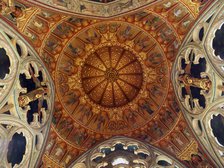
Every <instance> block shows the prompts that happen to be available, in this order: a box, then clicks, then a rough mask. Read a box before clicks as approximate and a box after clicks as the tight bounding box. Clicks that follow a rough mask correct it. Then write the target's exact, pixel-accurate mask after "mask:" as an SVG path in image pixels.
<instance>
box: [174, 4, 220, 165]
mask: <svg viewBox="0 0 224 168" xmlns="http://www.w3.org/2000/svg"><path fill="white" fill-rule="evenodd" d="M223 8H224V6H223V4H222V1H216V2H215V3H214V4H213V5H212V6H211V7H210V8H208V9H207V11H206V12H205V13H204V14H203V15H202V16H201V17H200V19H199V20H198V21H197V22H196V23H195V26H194V27H193V28H192V29H191V31H190V32H189V34H188V35H187V37H186V39H185V41H184V42H183V44H182V47H181V48H180V51H179V53H178V56H177V59H176V61H175V65H174V67H173V71H172V79H173V85H174V87H175V92H176V96H177V97H178V101H179V103H180V104H181V109H182V110H183V112H184V116H185V118H186V119H187V120H188V123H189V125H190V126H191V128H192V129H193V131H194V133H195V135H196V136H197V138H198V139H199V141H200V142H201V144H202V145H203V146H204V148H205V149H206V150H207V151H208V153H209V155H210V156H211V157H212V158H213V160H214V162H215V163H216V164H217V166H218V167H223V166H224V159H223V152H224V148H223V138H224V136H223V135H224V134H223V133H224V132H223V129H222V128H223V126H224V122H223V114H224V113H223V101H224V99H223V89H222V88H223V79H224V78H223V77H224V73H223V63H224V61H223V51H222V49H223V43H222V40H221V39H222V37H223V21H224V20H223V12H222V10H223ZM196 83H197V84H196Z"/></svg>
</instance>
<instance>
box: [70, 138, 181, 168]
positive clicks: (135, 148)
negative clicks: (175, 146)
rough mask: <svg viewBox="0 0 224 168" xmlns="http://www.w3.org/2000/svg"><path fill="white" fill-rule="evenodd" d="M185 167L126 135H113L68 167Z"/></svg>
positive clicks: (157, 150)
mask: <svg viewBox="0 0 224 168" xmlns="http://www.w3.org/2000/svg"><path fill="white" fill-rule="evenodd" d="M92 167H94V168H95V167H97V168H103V167H106V168H110V167H114V168H120V167H123V168H128V167H133V168H138V167H141V168H150V167H164V168H166V167H173V168H185V166H184V165H182V164H181V163H179V162H178V161H177V160H175V159H174V158H173V157H171V156H169V155H168V154H166V153H164V152H162V151H160V150H159V149H157V148H155V147H153V146H151V145H146V144H145V143H142V142H140V141H137V140H135V139H131V138H127V137H114V138H111V139H109V140H107V141H104V142H103V143H101V144H99V145H97V146H96V147H94V148H93V149H91V150H90V151H88V152H87V153H84V154H83V155H82V156H81V157H79V158H78V159H77V160H76V161H75V162H74V163H73V164H71V166H70V168H92Z"/></svg>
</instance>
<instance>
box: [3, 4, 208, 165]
mask: <svg viewBox="0 0 224 168" xmlns="http://www.w3.org/2000/svg"><path fill="white" fill-rule="evenodd" d="M20 2H23V1H22V0H20ZM27 2H31V1H27ZM27 2H26V3H27ZM39 2H40V1H36V3H39ZM44 2H45V1H44ZM46 2H50V1H46ZM74 2H76V1H74ZM83 2H84V0H83ZM115 2H116V3H123V1H115ZM115 2H112V3H111V4H113V3H115ZM131 2H132V1H131ZM138 2H139V3H142V4H148V6H147V8H145V9H144V10H140V11H138V12H135V13H132V14H126V15H124V16H120V17H116V18H112V19H110V20H105V18H104V19H93V18H83V17H82V15H80V16H71V15H65V14H62V13H55V12H53V11H51V10H50V9H53V8H54V7H55V6H54V5H55V4H57V3H59V1H57V2H56V1H55V3H54V4H51V3H49V4H51V5H52V6H53V8H52V6H51V7H49V9H40V8H38V7H29V5H28V4H29V3H28V4H25V5H28V7H24V6H20V7H21V9H22V14H21V15H19V16H16V17H14V20H13V19H12V18H11V16H7V17H8V19H9V20H13V21H14V22H15V20H16V25H17V27H18V29H19V31H20V32H21V33H23V34H24V35H25V36H26V38H27V39H28V40H29V42H30V43H31V44H32V45H33V47H34V48H35V49H36V51H37V52H38V53H39V55H40V57H41V59H42V60H43V61H44V63H45V65H46V66H47V68H48V70H49V72H50V73H51V76H52V78H53V80H54V83H55V86H56V90H55V92H56V98H55V99H56V102H55V112H54V116H53V123H52V126H51V134H50V137H49V141H48V145H47V146H46V149H45V154H44V156H43V164H42V166H43V167H46V166H50V167H66V166H69V165H71V163H72V162H73V161H74V160H75V159H76V158H77V157H78V156H80V155H81V154H82V153H83V152H84V151H87V150H88V149H90V148H91V147H92V146H94V145H95V144H96V143H99V142H101V141H104V140H105V139H108V138H110V137H112V136H115V135H124V136H127V137H132V138H136V139H139V140H141V141H144V142H147V143H150V144H153V145H154V146H157V147H159V148H161V149H163V150H165V151H167V152H168V153H170V154H172V155H174V156H175V157H177V158H178V159H180V160H183V162H184V163H185V164H187V166H188V167H194V166H195V165H196V166H197V165H200V164H204V165H206V164H207V165H209V160H207V158H206V156H205V155H204V153H203V151H202V150H201V149H200V147H198V144H197V142H196V140H195V139H194V137H193V135H192V133H191V131H190V129H189V128H188V127H187V124H186V122H185V120H184V119H183V116H182V113H181V111H180V109H179V107H178V104H177V102H176V100H175V95H174V92H173V88H172V86H171V79H170V71H171V68H172V65H173V61H174V59H175V57H176V54H177V52H178V48H179V46H180V44H181V42H182V40H183V38H184V36H185V35H186V33H187V32H188V30H189V29H190V28H191V26H192V24H193V23H194V21H195V19H196V18H197V16H198V15H199V9H200V10H202V11H203V9H204V8H203V6H200V3H198V2H195V1H194V2H193V1H188V0H187V1H186V0H179V1H178V0H164V1H158V2H155V3H153V4H151V5H149V2H150V3H151V2H153V1H147V0H146V1H140V0H139V1H138ZM24 3H25V2H24ZM32 3H34V1H32ZM61 3H64V2H61ZM85 3H87V1H85ZM204 5H206V4H204ZM42 6H44V5H43V2H42ZM59 6H60V5H59ZM45 7H46V6H45ZM58 9H61V8H58ZM63 9H65V7H63ZM127 9H128V11H130V10H131V9H132V8H131V7H130V8H125V10H127ZM64 12H65V11H63V13H64ZM70 13H71V12H70ZM94 14H95V13H94ZM96 15H97V13H96ZM111 16H113V15H111ZM102 18H103V17H102ZM194 156H197V157H196V160H197V159H198V158H200V159H201V161H197V162H198V163H195V162H194V159H195V158H194Z"/></svg>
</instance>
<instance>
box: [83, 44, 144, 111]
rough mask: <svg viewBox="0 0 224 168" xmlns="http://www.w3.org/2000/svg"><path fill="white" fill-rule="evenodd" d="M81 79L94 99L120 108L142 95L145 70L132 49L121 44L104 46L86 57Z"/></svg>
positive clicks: (105, 104)
mask: <svg viewBox="0 0 224 168" xmlns="http://www.w3.org/2000/svg"><path fill="white" fill-rule="evenodd" d="M81 81H82V86H83V89H84V92H85V94H86V95H87V96H88V97H89V98H90V100H92V101H93V102H94V103H96V104H98V105H101V106H103V107H106V108H113V107H115V108H116V107H121V106H123V105H125V104H127V103H129V102H131V101H132V100H133V99H134V98H135V97H136V96H137V95H138V93H139V91H140V90H141V87H142V83H143V70H142V67H141V64H140V62H139V61H138V59H137V58H136V56H135V55H134V54H133V53H132V52H131V51H128V50H127V49H125V48H122V47H121V46H104V47H102V48H99V49H97V50H96V51H94V52H93V53H91V54H90V55H89V56H88V57H87V59H86V60H85V63H84V65H83V67H82V71H81Z"/></svg>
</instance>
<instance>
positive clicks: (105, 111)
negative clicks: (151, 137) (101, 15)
mask: <svg viewBox="0 0 224 168" xmlns="http://www.w3.org/2000/svg"><path fill="white" fill-rule="evenodd" d="M168 69H169V68H168V63H167V59H166V57H165V56H164V53H163V51H162V48H161V47H160V46H159V45H158V43H157V41H156V40H155V39H154V38H153V37H152V36H150V34H149V33H148V32H145V31H144V30H142V29H140V28H139V27H137V26H136V25H133V24H130V23H127V22H121V21H111V22H100V23H95V24H92V25H89V26H87V27H86V28H85V29H83V30H81V31H80V32H79V33H77V34H75V35H74V36H73V38H72V39H71V40H70V41H69V42H68V43H67V47H66V48H65V49H64V50H63V51H62V53H61V54H60V56H59V58H58V63H57V71H56V78H55V79H56V84H57V85H56V86H57V94H58V97H59V100H60V101H61V103H62V105H63V107H64V109H65V111H66V112H67V113H68V114H69V115H70V116H71V117H72V118H73V120H75V121H76V122H78V123H79V124H81V125H83V126H85V127H87V128H88V129H90V130H93V131H96V132H99V133H109V134H117V133H118V134H119V133H124V132H129V131H131V130H135V129H137V128H140V127H142V126H143V125H145V124H146V123H148V122H149V121H150V119H152V116H154V114H158V111H159V110H160V108H161V107H162V105H163V103H164V101H165V99H166V96H167V94H168V87H169V75H168V74H169V72H168V71H169V70H168Z"/></svg>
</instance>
